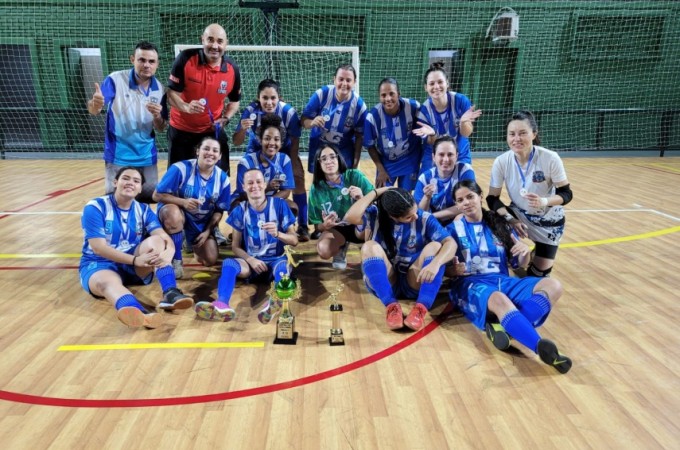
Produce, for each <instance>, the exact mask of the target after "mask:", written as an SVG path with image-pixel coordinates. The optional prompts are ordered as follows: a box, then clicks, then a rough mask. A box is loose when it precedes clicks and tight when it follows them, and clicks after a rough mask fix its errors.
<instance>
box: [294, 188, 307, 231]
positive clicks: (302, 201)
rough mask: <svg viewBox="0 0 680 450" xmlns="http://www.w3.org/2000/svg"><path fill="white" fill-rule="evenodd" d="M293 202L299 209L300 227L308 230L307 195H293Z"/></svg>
mask: <svg viewBox="0 0 680 450" xmlns="http://www.w3.org/2000/svg"><path fill="white" fill-rule="evenodd" d="M293 201H294V202H295V204H296V205H297V207H298V225H299V226H300V228H307V193H304V194H293Z"/></svg>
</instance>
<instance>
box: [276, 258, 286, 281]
mask: <svg viewBox="0 0 680 450" xmlns="http://www.w3.org/2000/svg"><path fill="white" fill-rule="evenodd" d="M273 270H274V282H275V283H278V282H279V281H281V278H283V275H287V276H290V273H289V272H288V260H287V259H284V260H281V261H279V262H277V263H276V264H274V269H273Z"/></svg>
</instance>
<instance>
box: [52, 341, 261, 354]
mask: <svg viewBox="0 0 680 450" xmlns="http://www.w3.org/2000/svg"><path fill="white" fill-rule="evenodd" d="M263 347H264V342H262V341H255V342H163V343H158V342H156V343H153V342H151V343H147V344H93V345H62V346H61V347H59V348H58V349H57V351H58V352H85V351H90V350H143V349H168V348H170V349H177V348H263Z"/></svg>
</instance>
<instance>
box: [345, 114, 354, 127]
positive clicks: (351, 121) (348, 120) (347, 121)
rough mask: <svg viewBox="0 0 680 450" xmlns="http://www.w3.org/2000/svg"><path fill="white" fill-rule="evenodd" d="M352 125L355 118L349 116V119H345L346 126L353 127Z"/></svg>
mask: <svg viewBox="0 0 680 450" xmlns="http://www.w3.org/2000/svg"><path fill="white" fill-rule="evenodd" d="M352 125H354V120H353V119H352V118H351V117H349V116H347V119H346V120H345V128H352Z"/></svg>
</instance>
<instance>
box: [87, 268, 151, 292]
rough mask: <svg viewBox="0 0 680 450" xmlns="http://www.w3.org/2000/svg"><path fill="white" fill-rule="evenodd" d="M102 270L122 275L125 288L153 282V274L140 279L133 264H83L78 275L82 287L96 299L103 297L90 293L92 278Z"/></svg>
mask: <svg viewBox="0 0 680 450" xmlns="http://www.w3.org/2000/svg"><path fill="white" fill-rule="evenodd" d="M100 270H110V271H112V272H116V273H117V274H118V275H120V278H121V280H122V282H123V285H124V286H127V285H146V284H149V283H151V282H152V281H153V272H151V273H150V274H149V275H147V276H146V277H144V278H140V277H139V275H137V273H135V268H134V267H133V266H132V265H131V264H121V263H117V262H113V261H91V262H89V263H85V264H84V265H83V264H82V263H81V265H80V268H79V269H78V273H79V274H80V285H81V286H82V287H83V289H85V292H87V293H88V294H90V295H91V296H93V297H95V298H101V297H98V296H96V295H94V294H93V293H92V292H91V291H90V278H91V277H92V275H94V274H95V273H96V272H99V271H100Z"/></svg>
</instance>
